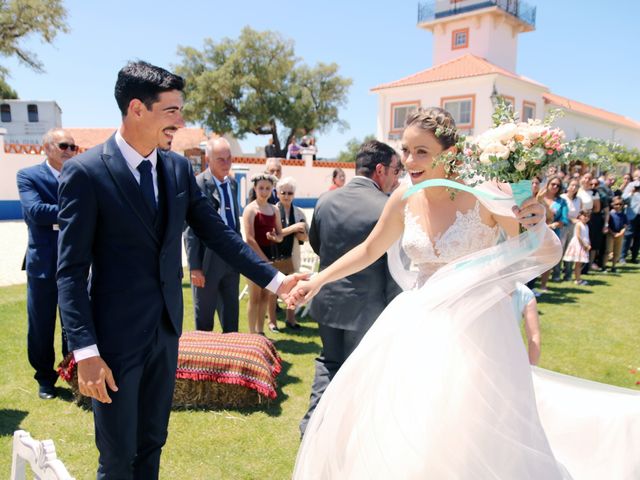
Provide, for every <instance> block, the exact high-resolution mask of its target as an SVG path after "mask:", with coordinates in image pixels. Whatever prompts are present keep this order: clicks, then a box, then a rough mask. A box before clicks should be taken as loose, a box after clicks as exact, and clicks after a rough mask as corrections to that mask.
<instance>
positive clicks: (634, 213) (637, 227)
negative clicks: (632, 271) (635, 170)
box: [620, 180, 640, 263]
mask: <svg viewBox="0 0 640 480" xmlns="http://www.w3.org/2000/svg"><path fill="white" fill-rule="evenodd" d="M625 192H630V193H624V194H623V195H622V198H623V199H624V201H625V203H626V204H627V208H626V210H625V213H626V215H627V219H628V221H629V225H628V226H627V229H626V230H625V233H624V241H623V242H622V252H621V254H620V263H626V258H627V252H628V251H629V250H631V263H638V251H639V250H640V180H634V181H633V182H631V183H630V184H629V185H628V186H627V189H626V190H625Z"/></svg>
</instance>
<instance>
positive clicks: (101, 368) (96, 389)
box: [78, 357, 118, 403]
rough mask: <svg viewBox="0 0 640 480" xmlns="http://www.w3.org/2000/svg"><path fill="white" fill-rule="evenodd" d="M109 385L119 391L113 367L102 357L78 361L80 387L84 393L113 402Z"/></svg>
mask: <svg viewBox="0 0 640 480" xmlns="http://www.w3.org/2000/svg"><path fill="white" fill-rule="evenodd" d="M107 386H109V388H110V389H111V390H112V391H114V392H117V391H118V387H117V386H116V382H115V380H114V379H113V374H112V373H111V369H110V368H109V367H108V366H107V364H106V363H105V361H104V360H103V359H102V357H89V358H85V359H84V360H80V361H79V362H78V387H79V389H80V393H81V394H82V395H84V396H86V397H91V398H95V399H96V400H98V401H99V402H102V403H111V397H110V396H109V394H108V393H107Z"/></svg>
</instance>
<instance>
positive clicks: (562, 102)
mask: <svg viewBox="0 0 640 480" xmlns="http://www.w3.org/2000/svg"><path fill="white" fill-rule="evenodd" d="M542 98H543V99H544V103H546V104H552V105H557V106H559V107H562V108H566V109H567V110H573V111H574V112H578V113H582V114H584V115H589V116H590V117H596V118H599V119H601V120H606V121H608V122H611V123H615V124H618V125H623V126H625V127H629V128H633V129H634V130H640V122H637V121H635V120H633V119H632V118H629V117H625V116H623V115H618V114H617V113H612V112H607V111H606V110H602V109H601V108H596V107H592V106H591V105H587V104H586V103H580V102H576V101H575V100H570V99H568V98H565V97H561V96H560V95H555V94H553V93H543V94H542Z"/></svg>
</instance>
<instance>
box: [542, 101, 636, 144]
mask: <svg viewBox="0 0 640 480" xmlns="http://www.w3.org/2000/svg"><path fill="white" fill-rule="evenodd" d="M554 108H558V107H557V106H556V105H552V104H549V105H547V106H546V110H547V111H549V110H551V109H554ZM562 110H563V111H564V113H565V114H564V116H563V117H561V118H559V119H558V120H557V121H556V122H555V124H556V125H557V126H558V127H560V128H562V130H564V132H565V134H566V136H567V140H573V139H574V138H578V137H592V138H601V139H603V140H611V141H614V142H617V143H620V144H622V145H625V146H627V147H630V148H640V131H639V130H632V129H631V128H627V127H622V126H619V125H616V124H614V123H611V122H607V121H606V120H600V119H598V118H595V117H590V116H587V115H583V114H581V113H577V112H574V111H571V110H565V109H562Z"/></svg>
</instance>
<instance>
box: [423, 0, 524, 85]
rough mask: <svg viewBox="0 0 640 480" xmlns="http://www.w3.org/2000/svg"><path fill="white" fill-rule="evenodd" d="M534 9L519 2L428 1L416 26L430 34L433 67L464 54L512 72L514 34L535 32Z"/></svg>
mask: <svg viewBox="0 0 640 480" xmlns="http://www.w3.org/2000/svg"><path fill="white" fill-rule="evenodd" d="M535 23H536V9H535V7H531V6H529V5H528V4H526V3H525V2H523V1H521V0H429V1H425V2H422V3H420V4H419V5H418V27H420V28H423V29H425V30H429V31H431V32H432V33H433V64H434V65H438V64H441V63H444V62H447V61H449V60H453V59H455V58H456V57H460V56H462V55H465V54H469V53H470V54H473V55H476V56H478V57H481V58H485V59H486V60H488V61H489V62H491V63H493V64H494V65H498V66H499V67H502V68H504V69H506V70H509V71H510V72H515V71H516V61H517V53H518V35H519V34H520V33H523V32H530V31H533V30H535Z"/></svg>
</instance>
